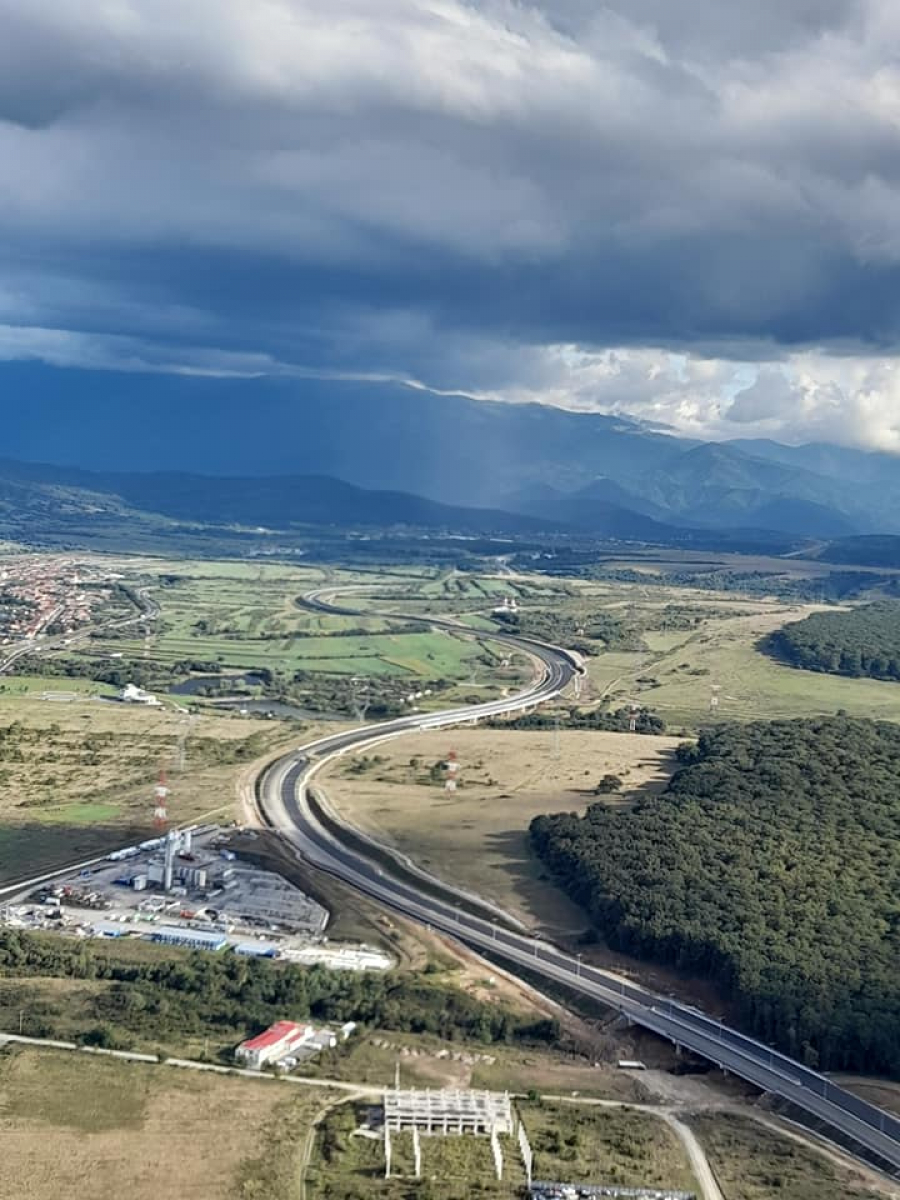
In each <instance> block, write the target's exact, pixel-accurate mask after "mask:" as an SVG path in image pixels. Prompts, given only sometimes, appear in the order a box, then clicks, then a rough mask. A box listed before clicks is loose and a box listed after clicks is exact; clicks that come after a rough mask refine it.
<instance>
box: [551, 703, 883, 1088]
mask: <svg viewBox="0 0 900 1200" xmlns="http://www.w3.org/2000/svg"><path fill="white" fill-rule="evenodd" d="M681 759H682V763H683V766H682V769H681V770H679V771H678V773H677V774H676V775H675V776H674V777H673V779H672V781H671V783H670V785H669V787H668V789H667V790H666V792H664V793H663V794H662V795H661V796H658V797H653V798H649V799H646V800H643V801H640V802H639V803H638V804H637V805H636V806H635V807H634V808H633V809H631V810H622V809H609V808H607V807H605V806H604V805H602V804H597V805H594V806H592V807H591V808H590V809H589V810H588V813H587V814H586V816H584V817H583V818H579V817H576V816H574V815H570V814H560V815H558V816H547V817H538V818H537V819H536V820H535V821H534V822H532V826H531V833H532V839H533V842H534V845H535V848H536V849H537V852H538V853H539V854H540V855H541V857H542V858H543V859H544V860H545V862H546V863H547V864H548V865H549V867H550V868H551V870H552V871H553V873H554V874H555V876H556V877H557V878H558V879H559V880H560V882H561V883H562V884H563V886H564V887H565V888H566V889H567V891H568V892H569V893H570V895H572V896H573V897H574V898H575V899H576V900H577V901H579V902H580V903H581V904H583V905H584V906H585V907H586V908H587V909H588V910H589V911H590V913H591V915H592V917H593V919H594V920H595V922H596V924H597V926H598V928H599V929H600V930H601V931H602V933H603V934H604V935H605V936H606V938H607V939H608V940H609V942H610V943H611V944H612V945H613V946H615V947H617V948H619V949H622V950H624V951H627V952H629V953H632V954H636V955H640V956H643V957H646V958H650V959H654V960H656V961H659V962H664V963H668V964H674V965H675V966H677V967H681V968H684V969H686V970H688V971H691V972H694V973H699V974H701V975H703V976H705V977H707V978H710V979H713V980H715V981H716V982H717V983H718V984H719V985H720V987H721V988H722V991H723V994H725V995H727V996H728V997H730V998H732V999H733V1000H734V1001H735V1002H736V1004H737V1006H738V1009H739V1015H740V1019H741V1020H742V1022H743V1024H744V1026H745V1027H747V1028H749V1029H750V1030H751V1031H752V1032H754V1033H756V1034H757V1035H758V1036H760V1037H761V1038H763V1039H764V1040H766V1041H771V1042H772V1043H774V1044H777V1045H778V1046H780V1047H781V1048H782V1049H784V1050H786V1051H788V1052H789V1053H791V1054H794V1055H798V1056H800V1057H802V1058H803V1059H804V1060H805V1061H806V1062H807V1063H808V1064H810V1065H816V1064H818V1065H819V1066H820V1067H822V1068H823V1069H826V1070H834V1069H839V1068H848V1069H854V1070H864V1071H873V1072H882V1073H887V1074H892V1075H895V1076H898V1075H900V902H898V896H900V728H898V727H897V726H895V725H892V724H887V723H882V724H876V723H874V722H870V721H860V720H851V719H848V718H839V717H836V718H827V719H820V720H801V721H773V722H755V723H750V724H746V725H729V726H722V727H720V728H718V729H716V730H714V731H712V732H708V733H706V734H704V735H703V736H701V738H700V741H699V744H698V745H697V746H696V747H693V746H689V747H684V748H683V749H682V751H681Z"/></svg>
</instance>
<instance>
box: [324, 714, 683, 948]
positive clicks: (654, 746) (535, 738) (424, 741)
mask: <svg viewBox="0 0 900 1200" xmlns="http://www.w3.org/2000/svg"><path fill="white" fill-rule="evenodd" d="M679 741H680V739H678V738H670V737H651V736H645V735H641V734H631V733H603V732H596V731H584V730H560V731H555V730H542V731H535V730H529V731H522V730H499V729H478V728H466V729H455V730H452V731H450V730H448V731H447V732H438V733H414V734H410V735H409V736H408V737H403V738H397V739H394V740H392V741H389V742H386V743H384V744H382V745H381V746H377V747H375V748H374V749H373V750H370V751H368V753H367V754H362V755H348V756H347V757H346V758H343V759H340V760H338V762H337V763H336V764H335V765H334V766H333V767H331V768H330V769H329V770H328V772H327V773H325V774H323V775H321V776H320V777H319V782H320V783H321V784H322V786H323V790H324V791H325V793H326V795H327V797H328V800H329V802H330V803H331V805H332V807H334V808H336V809H337V810H338V811H339V812H340V813H341V814H343V815H344V816H346V817H347V819H348V820H349V821H351V822H352V823H353V824H355V825H356V826H358V827H359V828H360V829H362V830H364V831H366V832H368V833H371V834H372V835H373V836H375V837H378V838H380V839H382V840H384V841H385V842H386V843H387V844H389V845H392V846H393V847H395V848H396V849H398V850H400V851H401V852H402V853H403V854H407V855H409V856H410V857H411V858H412V859H413V860H414V861H415V862H416V863H417V864H418V865H420V866H422V867H424V868H425V869H426V870H428V871H431V872H433V873H434V874H435V875H437V876H439V877H443V878H445V879H447V880H449V881H451V882H453V883H455V884H457V885H460V886H463V887H465V888H468V889H470V890H472V891H473V892H476V893H477V894H478V895H480V896H483V897H486V898H489V899H491V900H493V901H494V902H495V903H498V904H500V905H501V906H502V907H503V908H505V909H507V910H508V911H510V912H512V913H514V914H515V915H517V916H518V917H519V918H520V919H522V920H523V921H526V922H529V923H535V922H538V923H543V924H544V925H546V926H549V927H551V928H554V929H557V930H562V931H565V932H572V931H573V930H580V929H582V928H583V927H584V924H585V918H584V915H583V913H581V912H580V911H579V910H578V909H577V908H576V906H575V905H574V904H572V903H571V902H570V901H569V900H567V899H566V897H564V896H563V895H562V894H561V893H560V892H559V891H558V890H557V889H556V888H555V887H553V886H552V885H551V884H550V883H548V882H547V881H546V879H544V878H542V870H543V869H542V867H541V866H540V864H539V863H538V861H537V859H536V858H534V857H533V856H532V853H531V849H530V846H529V842H528V825H529V822H530V821H531V819H532V818H533V817H536V816H539V815H541V814H543V813H547V812H561V811H573V812H575V811H577V812H582V811H583V810H584V809H585V807H586V806H587V805H588V804H590V803H594V802H596V801H598V800H601V799H602V800H603V801H604V802H607V803H613V804H627V803H629V802H630V801H631V800H632V799H633V798H634V797H635V796H637V795H640V794H643V793H646V792H648V791H658V790H660V789H662V788H663V787H664V786H665V784H666V782H667V780H668V778H669V776H670V775H671V773H672V771H673V769H674V766H675V759H674V751H675V748H676V746H677V745H678V744H679ZM451 753H452V754H455V756H456V758H455V761H456V763H457V764H458V766H457V769H456V772H455V775H456V778H457V780H458V782H457V787H456V790H455V791H452V792H450V791H447V790H445V789H446V777H447V771H446V769H445V768H443V767H442V766H441V764H444V763H446V762H447V761H449V756H450V755H451ZM605 775H614V776H617V777H619V778H620V779H621V780H622V784H623V788H622V792H621V793H616V794H613V795H605V796H598V795H596V794H595V791H594V789H595V787H596V785H597V784H598V783H599V781H600V780H601V779H602V777H603V776H605Z"/></svg>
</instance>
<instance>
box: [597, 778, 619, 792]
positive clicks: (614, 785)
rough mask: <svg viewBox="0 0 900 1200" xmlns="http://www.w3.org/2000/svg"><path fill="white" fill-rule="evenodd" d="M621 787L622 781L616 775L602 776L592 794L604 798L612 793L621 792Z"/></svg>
mask: <svg viewBox="0 0 900 1200" xmlns="http://www.w3.org/2000/svg"><path fill="white" fill-rule="evenodd" d="M622 787H623V784H622V780H621V779H620V778H619V776H618V775H603V776H602V777H601V779H600V782H599V783H598V784H597V786H596V787H595V788H594V792H595V793H596V794H597V795H598V796H604V795H609V794H610V793H612V792H621V790H622Z"/></svg>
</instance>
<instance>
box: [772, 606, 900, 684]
mask: <svg viewBox="0 0 900 1200" xmlns="http://www.w3.org/2000/svg"><path fill="white" fill-rule="evenodd" d="M763 649H765V650H767V651H768V652H769V653H770V654H773V655H774V656H775V657H777V658H780V659H783V660H784V661H785V662H789V663H790V664H791V665H792V666H795V667H802V668H803V670H805V671H825V672H827V673H828V674H830V675H852V676H854V677H859V676H868V677H870V678H871V679H896V680H900V604H895V603H892V602H890V601H887V602H884V603H879V604H867V605H865V606H864V607H862V608H854V609H852V610H851V611H849V612H820V613H813V614H812V615H811V616H809V617H806V618H805V620H803V621H794V622H793V623H792V624H790V625H785V627H784V628H783V629H779V630H777V631H776V632H775V633H773V634H771V635H770V636H769V638H767V639H766V642H765V643H764V644H763Z"/></svg>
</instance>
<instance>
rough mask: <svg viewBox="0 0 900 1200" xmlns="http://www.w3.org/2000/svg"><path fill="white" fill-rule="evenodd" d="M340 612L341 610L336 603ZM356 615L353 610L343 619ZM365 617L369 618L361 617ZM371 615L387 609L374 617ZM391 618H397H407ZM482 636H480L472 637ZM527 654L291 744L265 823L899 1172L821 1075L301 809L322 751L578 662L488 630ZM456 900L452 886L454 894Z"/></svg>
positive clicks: (570, 669) (549, 681)
mask: <svg viewBox="0 0 900 1200" xmlns="http://www.w3.org/2000/svg"><path fill="white" fill-rule="evenodd" d="M326 594H327V595H333V594H334V592H327V593H326V592H319V593H315V594H314V595H312V596H310V597H308V598H307V602H308V603H309V604H310V605H312V606H314V607H319V608H321V609H323V610H328V611H332V612H334V611H335V609H334V607H332V606H331V605H329V604H328V603H327V602H326V601H325V600H323V598H322V597H323V595H326ZM339 611H344V612H350V611H352V610H339ZM354 615H358V614H354ZM369 615H374V614H371V613H370V614H369ZM378 615H381V616H389V615H396V616H399V614H387V613H380V614H378ZM402 619H403V620H405V621H409V620H410V619H411V618H410V617H409V615H408V614H403V616H402ZM423 620H427V623H429V624H433V625H440V626H444V627H448V626H449V627H452V628H453V629H454V631H455V632H468V633H469V634H470V635H472V636H478V633H477V632H476V633H473V631H471V630H467V629H466V627H465V626H459V625H455V624H454V623H453V622H450V621H445V620H437V619H432V618H423ZM482 636H483V635H482ZM491 638H492V640H503V641H505V642H507V643H508V644H511V645H514V646H516V647H517V648H519V649H520V650H524V651H526V652H527V653H529V654H531V655H533V656H534V657H535V658H536V659H537V660H538V661H539V662H540V663H541V664H542V674H541V677H540V678H539V679H538V680H537V681H536V682H535V683H534V684H533V685H532V686H531V687H529V688H527V689H525V690H524V691H523V692H521V693H518V694H517V695H515V696H510V697H507V698H505V699H503V700H498V701H492V702H490V703H487V704H480V705H475V706H471V707H466V708H458V709H453V710H449V711H446V712H442V713H430V714H416V715H413V716H409V717H402V718H399V719H398V720H395V721H387V722H383V723H381V724H375V725H369V726H365V727H362V728H359V729H355V730H349V731H346V732H344V733H339V734H335V735H334V736H332V737H327V738H322V739H319V740H318V741H315V742H311V743H309V744H308V745H305V746H301V747H299V748H298V749H297V750H296V751H295V752H294V753H292V754H290V755H288V756H286V757H285V758H283V759H281V760H279V762H277V763H276V764H275V765H274V766H273V767H270V768H269V770H268V771H267V772H266V773H265V775H264V776H263V778H262V780H261V785H260V803H261V809H262V813H263V816H264V818H265V820H266V821H267V823H268V824H269V825H270V826H271V827H272V828H273V829H275V830H277V831H278V832H279V833H280V834H281V835H282V836H283V837H284V838H285V839H286V840H287V841H289V842H290V843H291V844H292V845H293V846H294V847H295V848H296V849H297V850H299V851H300V853H301V854H302V855H303V856H304V858H306V859H307V860H308V861H309V862H310V863H312V864H313V865H315V866H316V867H318V868H319V869H321V870H323V871H326V872H328V873H329V874H331V875H333V876H336V877H337V878H339V879H341V880H342V881H343V882H344V883H347V884H349V885H350V886H351V887H354V888H356V889H357V890H358V891H360V892H363V893H364V894H366V895H367V896H369V897H371V898H372V899H373V900H376V901H377V902H378V903H380V904H381V905H383V906H384V907H385V908H388V909H392V910H394V911H395V912H399V913H401V914H403V915H404V916H407V917H410V918H412V919H413V920H415V921H418V922H419V923H421V924H423V925H426V926H429V927H431V928H434V929H437V930H439V931H441V932H442V933H445V934H448V935H450V936H452V937H455V938H457V939H458V940H459V941H461V942H464V943H465V944H467V945H468V946H471V947H473V948H474V949H476V950H480V951H485V952H487V953H488V954H492V955H497V956H499V957H501V958H502V959H503V960H504V961H505V962H506V963H508V964H511V965H513V966H519V967H522V968H523V969H526V970H527V972H528V973H529V974H530V975H532V976H539V977H542V978H544V979H547V980H552V981H554V982H556V983H560V984H564V985H565V986H567V987H568V988H571V989H572V990H573V991H575V992H578V993H581V994H582V995H585V996H589V997H591V998H592V999H595V1000H598V1001H600V1002H602V1003H603V1004H606V1005H608V1006H610V1007H612V1008H615V1009H618V1010H619V1011H620V1012H621V1013H622V1014H623V1015H624V1016H625V1017H626V1018H628V1019H629V1020H631V1021H633V1022H634V1023H635V1024H638V1025H641V1026H642V1027H644V1028H645V1029H649V1030H652V1031H653V1032H654V1033H657V1034H659V1035H660V1036H662V1037H665V1038H668V1039H669V1041H671V1042H673V1043H674V1044H675V1045H677V1046H679V1047H683V1048H685V1049H688V1050H691V1051H693V1052H694V1053H696V1054H699V1055H701V1056H702V1057H703V1058H706V1059H708V1060H709V1061H710V1062H713V1063H715V1064H716V1065H718V1066H719V1067H721V1068H723V1069H724V1070H726V1071H730V1072H732V1073H733V1074H735V1075H737V1076H739V1077H740V1078H742V1079H745V1080H747V1081H748V1082H749V1083H752V1084H753V1085H755V1086H756V1087H758V1088H760V1089H761V1090H763V1091H765V1092H769V1093H772V1094H774V1095H777V1096H780V1097H783V1098H784V1099H785V1100H787V1101H789V1102H790V1103H791V1104H793V1105H795V1106H796V1107H797V1108H799V1109H801V1110H803V1111H804V1112H805V1113H806V1114H808V1116H809V1117H811V1118H815V1119H817V1120H818V1121H821V1122H824V1123H825V1124H827V1125H828V1126H829V1127H830V1128H831V1129H832V1130H835V1131H837V1132H838V1133H840V1134H842V1135H843V1136H844V1137H846V1138H850V1139H852V1140H854V1141H855V1142H857V1143H858V1144H859V1145H860V1146H862V1147H864V1148H865V1149H866V1150H867V1151H868V1152H869V1155H875V1156H877V1157H878V1158H880V1159H881V1160H882V1161H883V1162H884V1163H885V1164H887V1165H888V1166H889V1167H890V1168H891V1169H892V1170H893V1172H894V1173H896V1174H897V1175H900V1120H898V1119H897V1118H896V1117H894V1116H892V1115H891V1114H890V1113H887V1112H885V1111H884V1110H883V1109H880V1108H877V1107H876V1106H875V1105H872V1104H869V1103H867V1102H866V1101H864V1100H861V1099H860V1098H859V1097H858V1096H855V1095H853V1094H852V1093H851V1092H848V1091H846V1090H845V1089H843V1088H841V1087H838V1086H837V1085H836V1084H834V1083H832V1082H831V1080H829V1079H828V1078H827V1077H826V1076H824V1075H821V1074H819V1073H818V1072H817V1071H813V1070H811V1069H810V1068H808V1067H806V1066H804V1065H803V1064H802V1063H799V1062H797V1061H795V1060H794V1059H791V1058H789V1057H788V1056H787V1055H784V1054H781V1053H779V1052H778V1051H776V1050H773V1049H772V1048H771V1047H769V1046H767V1045H764V1044H763V1043H761V1042H759V1041H756V1040H755V1039H753V1038H751V1037H748V1036H747V1035H745V1034H743V1033H741V1032H739V1031H738V1030H736V1029H732V1028H730V1027H729V1026H727V1025H724V1024H723V1023H722V1022H721V1021H717V1020H714V1019H713V1018H710V1017H708V1016H706V1015H705V1014H704V1013H702V1012H700V1011H699V1010H697V1009H694V1008H689V1007H686V1006H685V1005H682V1004H678V1003H676V1002H675V1001H673V1000H672V999H670V998H669V997H665V996H660V995H657V994H655V993H653V992H651V991H648V990H647V989H646V988H642V987H639V986H637V985H635V984H633V983H631V982H630V981H628V980H626V979H624V978H621V977H618V976H616V975H614V974H612V973H610V972H608V971H603V970H600V969H598V968H596V967H592V966H589V965H587V964H585V963H583V962H582V961H581V959H580V956H573V955H571V954H568V953H566V952H563V951H561V950H559V949H558V948H557V947H555V946H553V945H551V944H550V943H548V942H544V941H541V940H539V939H537V938H533V937H530V936H529V935H528V934H525V933H518V932H515V931H514V930H513V929H511V928H508V927H507V926H506V924H505V923H504V924H501V923H500V922H499V921H498V920H497V919H496V918H494V919H489V918H488V917H480V916H477V915H475V914H473V913H472V912H471V911H470V907H469V906H468V905H467V906H466V908H463V907H462V904H461V903H455V902H454V900H453V898H452V897H453V889H452V887H449V886H448V887H446V888H445V894H446V899H442V898H440V897H439V896H435V895H434V894H433V889H430V888H429V889H427V890H425V889H422V890H420V889H419V888H417V887H415V886H414V885H413V884H411V883H408V882H405V881H401V880H400V879H395V878H392V877H391V875H390V873H389V870H387V871H386V870H385V869H384V867H383V866H382V865H380V864H379V863H376V862H374V861H370V860H368V859H367V858H365V857H363V856H362V855H361V854H360V853H357V852H355V851H353V850H350V849H348V848H347V847H346V846H345V845H343V844H342V843H341V841H340V840H339V839H338V838H337V837H336V836H335V835H334V834H332V833H331V832H330V831H329V829H327V828H326V827H325V826H324V825H323V824H322V823H321V821H320V820H319V818H318V816H317V814H316V811H315V810H314V809H313V808H311V806H310V804H309V795H308V785H309V782H310V780H311V778H312V777H313V776H314V775H315V773H316V772H317V771H318V770H319V769H320V768H321V767H322V766H324V764H325V763H326V762H327V761H329V760H330V759H331V758H333V757H335V756H337V755H339V754H341V753H343V752H345V751H347V750H349V749H350V748H352V747H357V746H362V745H364V744H366V743H368V742H372V741H376V740H378V739H381V738H384V737H387V736H391V735H393V734H399V733H403V732H408V731H414V730H416V729H436V728H440V727H442V726H445V725H457V724H461V723H463V722H466V721H477V720H478V719H480V718H482V717H486V716H493V715H497V714H500V713H510V712H516V711H522V710H524V709H527V708H531V707H533V706H534V705H536V704H538V703H540V702H541V701H543V700H548V699H551V698H552V697H554V696H556V695H558V694H559V693H560V692H561V691H562V690H563V689H564V688H565V687H566V685H567V684H568V683H569V682H570V681H571V680H572V678H573V677H574V675H575V674H576V673H577V671H578V670H579V669H580V668H579V665H578V661H577V659H576V658H575V657H574V656H573V655H571V654H569V653H568V652H566V651H563V650H557V649H555V648H554V647H550V646H546V645H543V644H541V643H537V642H532V641H528V640H526V639H519V638H517V637H514V636H512V635H508V634H503V635H496V636H495V635H493V634H492V635H491ZM458 894H459V896H460V898H461V899H462V897H463V895H464V894H463V893H458Z"/></svg>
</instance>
